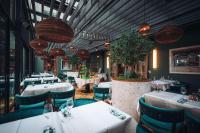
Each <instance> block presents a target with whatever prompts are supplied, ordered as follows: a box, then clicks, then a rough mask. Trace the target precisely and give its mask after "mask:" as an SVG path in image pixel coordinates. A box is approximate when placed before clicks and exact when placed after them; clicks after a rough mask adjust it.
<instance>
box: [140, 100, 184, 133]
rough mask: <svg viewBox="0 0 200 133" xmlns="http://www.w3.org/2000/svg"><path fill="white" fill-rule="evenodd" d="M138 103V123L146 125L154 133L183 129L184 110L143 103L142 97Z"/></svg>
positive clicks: (171, 132) (175, 132)
mask: <svg viewBox="0 0 200 133" xmlns="http://www.w3.org/2000/svg"><path fill="white" fill-rule="evenodd" d="M139 104H140V112H141V114H140V124H142V125H145V126H147V127H148V128H150V129H152V130H153V131H155V132H156V133H177V132H179V131H180V130H182V129H183V121H184V111H183V110H180V109H166V108H159V107H155V106H152V105H150V104H147V103H145V99H144V98H143V97H142V98H140V100H139Z"/></svg>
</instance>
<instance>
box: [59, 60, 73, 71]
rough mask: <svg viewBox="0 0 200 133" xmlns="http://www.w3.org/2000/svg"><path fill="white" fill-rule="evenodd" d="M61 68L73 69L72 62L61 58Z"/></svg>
mask: <svg viewBox="0 0 200 133" xmlns="http://www.w3.org/2000/svg"><path fill="white" fill-rule="evenodd" d="M61 70H72V64H69V63H68V62H66V61H64V60H62V59H61Z"/></svg>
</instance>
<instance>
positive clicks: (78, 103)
mask: <svg viewBox="0 0 200 133" xmlns="http://www.w3.org/2000/svg"><path fill="white" fill-rule="evenodd" d="M94 102H97V101H96V100H94V99H88V98H80V99H76V100H74V107H78V106H82V105H86V104H90V103H94Z"/></svg>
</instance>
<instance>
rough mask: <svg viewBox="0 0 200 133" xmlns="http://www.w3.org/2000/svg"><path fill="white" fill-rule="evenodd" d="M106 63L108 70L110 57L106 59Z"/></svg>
mask: <svg viewBox="0 0 200 133" xmlns="http://www.w3.org/2000/svg"><path fill="white" fill-rule="evenodd" d="M106 62H107V64H106V68H107V69H109V68H110V57H109V56H107V57H106Z"/></svg>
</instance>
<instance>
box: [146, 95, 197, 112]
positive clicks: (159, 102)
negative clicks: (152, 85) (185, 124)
mask: <svg viewBox="0 0 200 133" xmlns="http://www.w3.org/2000/svg"><path fill="white" fill-rule="evenodd" d="M144 98H145V102H147V103H150V104H152V105H155V106H158V107H165V108H182V109H185V110H190V111H194V110H195V112H198V111H199V114H200V102H195V101H190V100H188V102H186V103H178V102H177V100H179V99H181V98H185V99H188V97H187V96H184V95H181V94H176V93H170V92H163V91H153V92H150V93H147V94H145V95H144Z"/></svg>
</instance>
